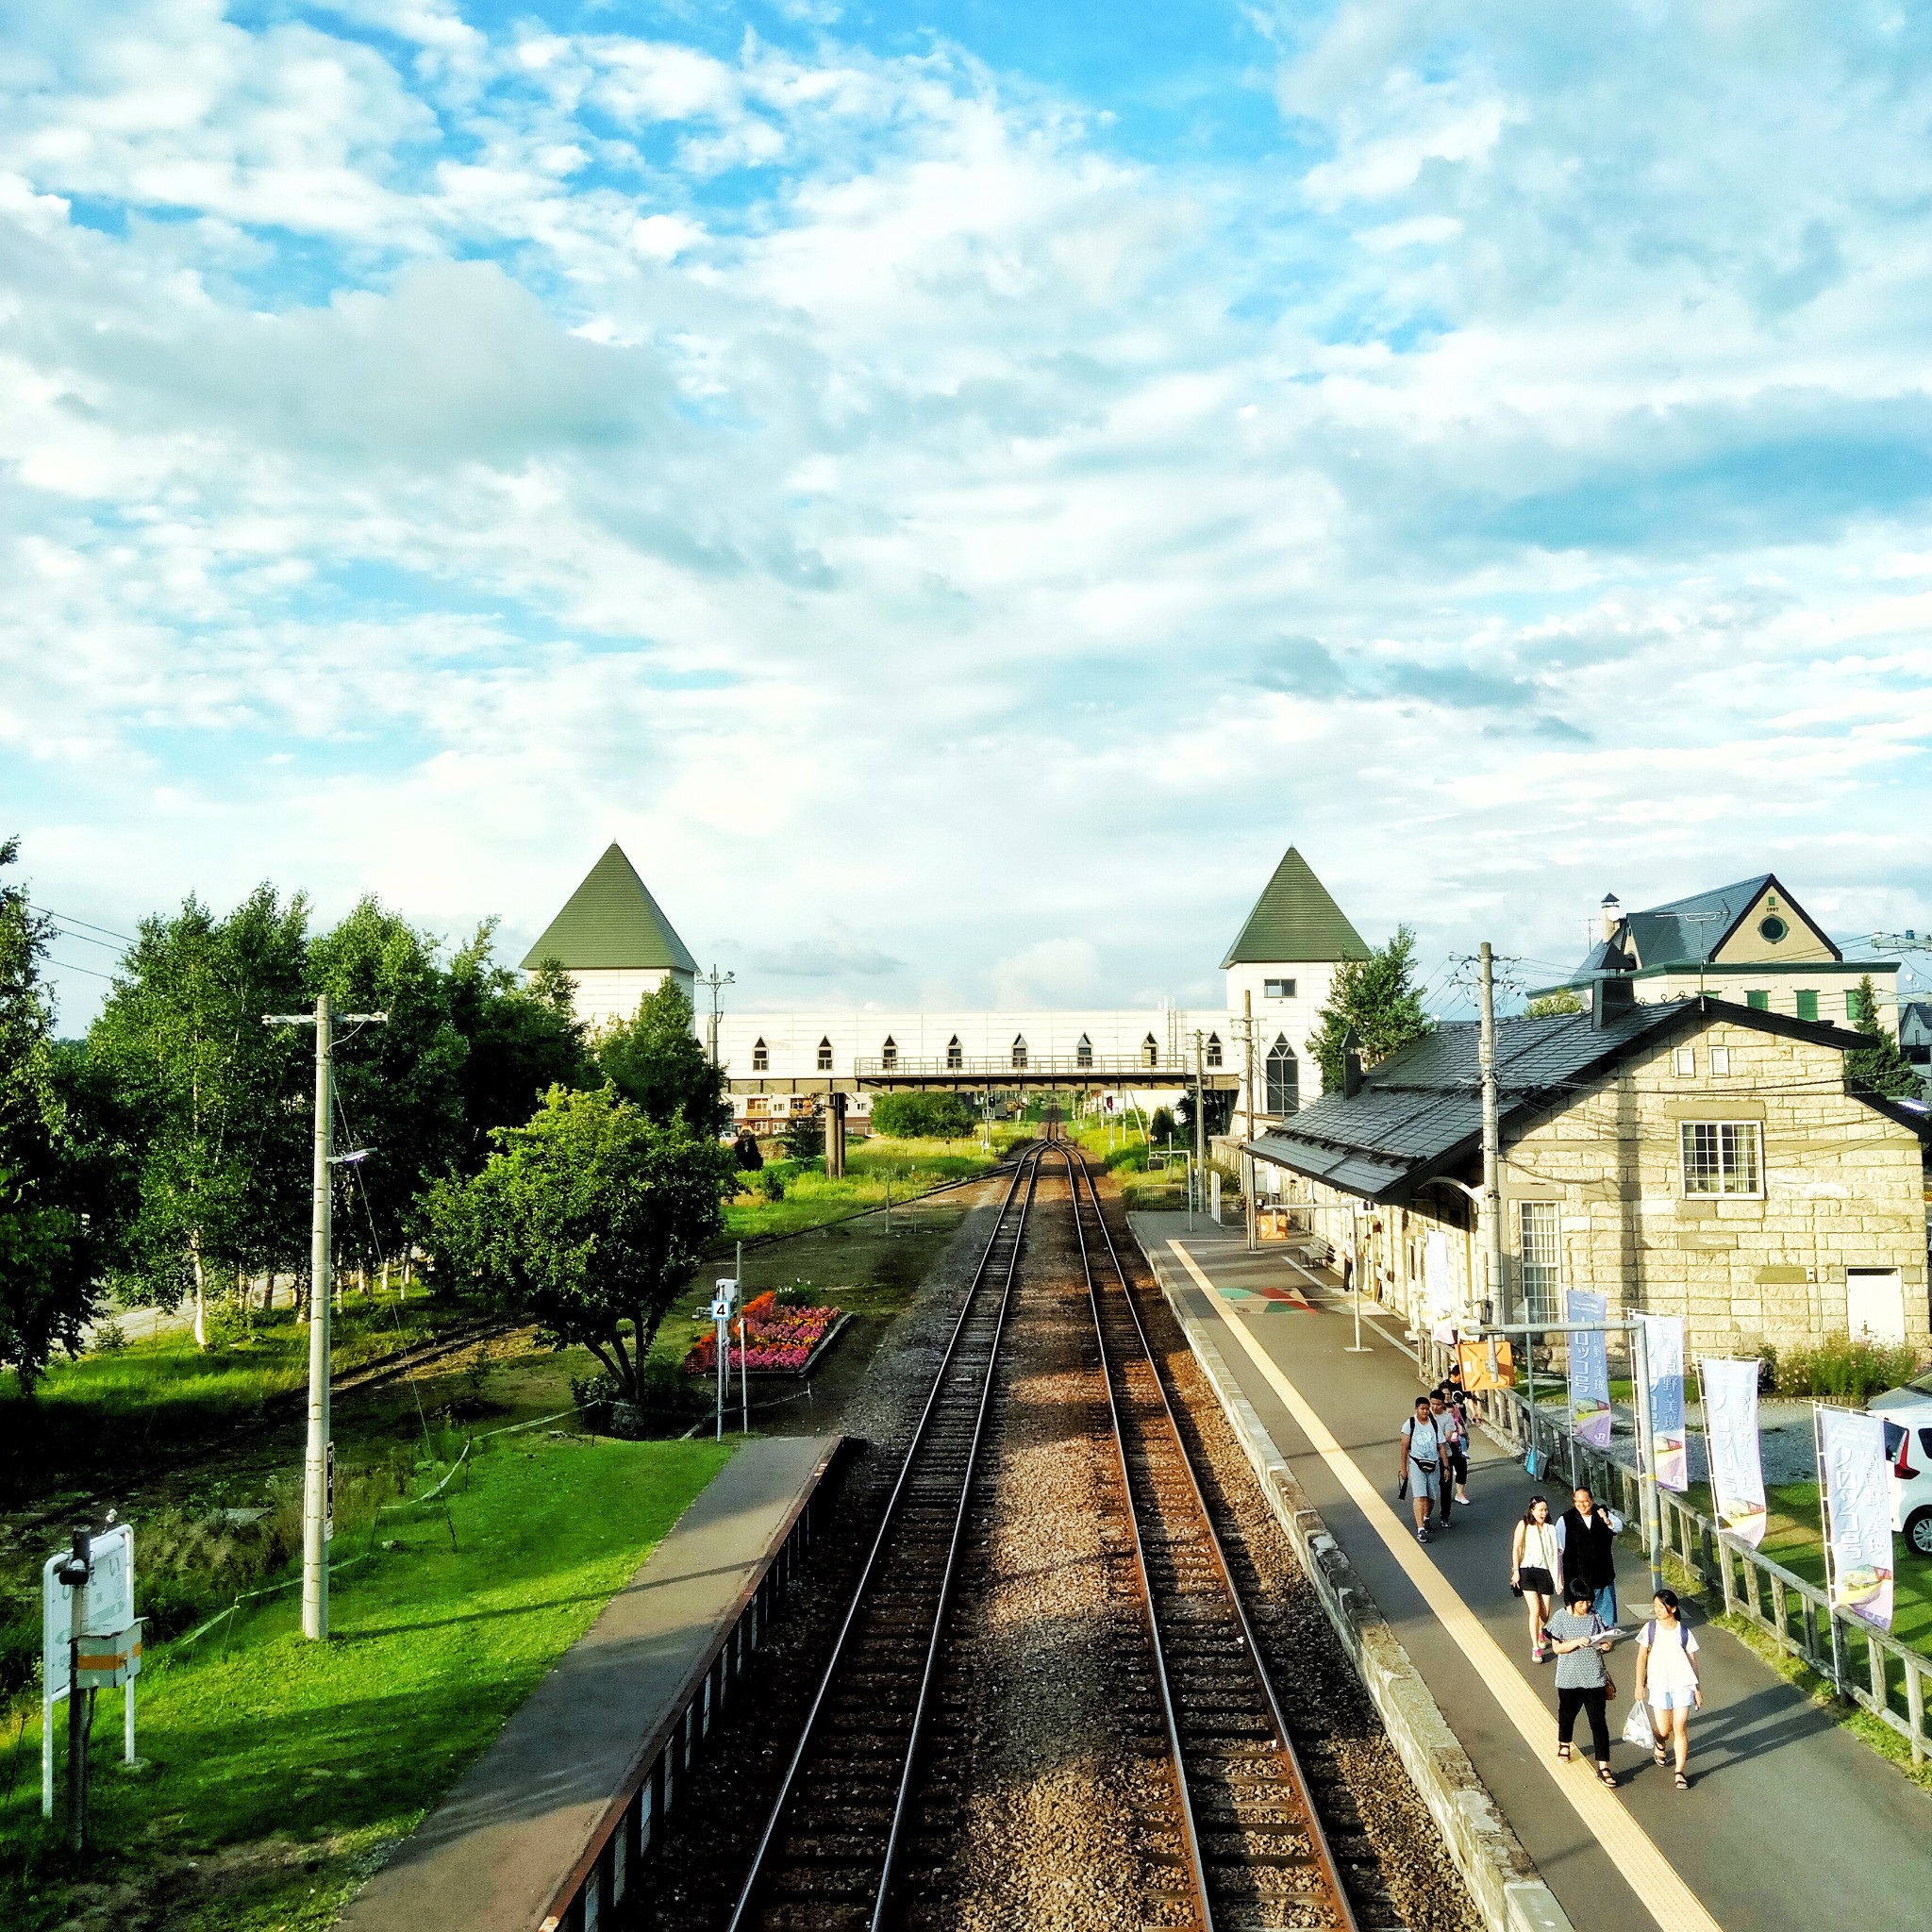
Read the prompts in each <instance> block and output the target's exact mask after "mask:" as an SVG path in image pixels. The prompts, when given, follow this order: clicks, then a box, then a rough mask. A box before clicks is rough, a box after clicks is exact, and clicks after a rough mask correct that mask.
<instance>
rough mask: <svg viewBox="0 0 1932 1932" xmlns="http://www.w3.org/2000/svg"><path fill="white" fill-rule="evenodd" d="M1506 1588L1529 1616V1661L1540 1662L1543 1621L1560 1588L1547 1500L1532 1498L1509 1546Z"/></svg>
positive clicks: (1559, 1552) (1560, 1573) (1559, 1565)
mask: <svg viewBox="0 0 1932 1932" xmlns="http://www.w3.org/2000/svg"><path fill="white" fill-rule="evenodd" d="M1509 1588H1510V1589H1511V1590H1513V1591H1515V1592H1516V1593H1517V1595H1518V1596H1520V1597H1521V1598H1522V1599H1523V1607H1524V1609H1525V1610H1527V1611H1528V1612H1529V1660H1530V1662H1531V1663H1533V1664H1540V1663H1541V1662H1542V1660H1543V1657H1544V1656H1545V1652H1544V1649H1543V1621H1544V1619H1545V1618H1547V1617H1548V1616H1549V1614H1550V1612H1551V1611H1552V1610H1553V1609H1555V1608H1556V1607H1557V1595H1558V1593H1559V1592H1560V1591H1561V1590H1562V1588H1563V1551H1562V1548H1561V1546H1560V1545H1559V1544H1558V1543H1557V1525H1556V1524H1554V1523H1552V1522H1551V1521H1550V1501H1549V1498H1548V1497H1547V1496H1532V1497H1531V1498H1530V1499H1529V1507H1528V1508H1527V1509H1525V1510H1524V1512H1523V1521H1522V1522H1521V1523H1519V1524H1517V1525H1516V1535H1515V1537H1514V1538H1513V1539H1512V1540H1511V1541H1510V1544H1509Z"/></svg>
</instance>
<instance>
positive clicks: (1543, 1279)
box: [1516, 1201, 1562, 1322]
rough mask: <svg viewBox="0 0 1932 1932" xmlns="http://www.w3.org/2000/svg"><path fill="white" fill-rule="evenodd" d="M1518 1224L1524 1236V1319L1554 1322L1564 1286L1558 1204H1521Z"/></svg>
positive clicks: (1523, 1202) (1542, 1202) (1549, 1202)
mask: <svg viewBox="0 0 1932 1932" xmlns="http://www.w3.org/2000/svg"><path fill="white" fill-rule="evenodd" d="M1516 1209H1517V1213H1518V1215H1519V1217H1520V1219H1519V1220H1518V1223H1517V1225H1518V1228H1519V1230H1520V1231H1521V1233H1522V1236H1523V1316H1524V1321H1527V1322H1554V1321H1556V1320H1557V1289H1558V1287H1559V1285H1560V1276H1561V1274H1562V1268H1561V1252H1562V1251H1561V1249H1560V1247H1559V1246H1558V1243H1557V1204H1556V1203H1555V1202H1554V1201H1519V1202H1518V1203H1517V1204H1516Z"/></svg>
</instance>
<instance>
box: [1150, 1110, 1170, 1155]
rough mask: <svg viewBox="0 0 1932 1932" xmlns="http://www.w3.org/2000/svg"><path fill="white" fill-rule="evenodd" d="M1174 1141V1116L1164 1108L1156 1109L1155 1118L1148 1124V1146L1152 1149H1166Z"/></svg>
mask: <svg viewBox="0 0 1932 1932" xmlns="http://www.w3.org/2000/svg"><path fill="white" fill-rule="evenodd" d="M1173 1139H1174V1114H1173V1113H1172V1111H1171V1110H1170V1109H1169V1108H1164V1107H1157V1108H1155V1109H1154V1118H1153V1119H1152V1120H1151V1121H1149V1122H1148V1123H1147V1144H1148V1145H1149V1146H1150V1147H1165V1146H1166V1145H1167V1143H1168V1142H1169V1141H1171V1140H1173Z"/></svg>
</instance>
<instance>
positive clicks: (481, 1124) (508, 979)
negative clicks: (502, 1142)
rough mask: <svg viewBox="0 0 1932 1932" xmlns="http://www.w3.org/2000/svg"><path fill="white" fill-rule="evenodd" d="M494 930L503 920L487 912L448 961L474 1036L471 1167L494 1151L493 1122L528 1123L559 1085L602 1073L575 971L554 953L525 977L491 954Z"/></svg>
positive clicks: (466, 1063)
mask: <svg viewBox="0 0 1932 1932" xmlns="http://www.w3.org/2000/svg"><path fill="white" fill-rule="evenodd" d="M495 931H496V921H495V920H494V919H488V920H485V921H484V922H483V924H481V925H479V926H478V927H477V928H476V931H475V937H474V938H473V939H472V940H471V941H470V942H469V943H468V944H467V945H466V946H464V947H463V948H462V949H461V950H460V951H459V952H458V953H457V955H456V957H455V958H453V959H451V961H450V965H449V996H450V1019H451V1021H452V1022H453V1024H455V1026H456V1029H457V1031H458V1033H460V1034H461V1035H462V1036H463V1039H464V1040H465V1041H468V1043H469V1053H468V1055H467V1057H466V1058H464V1060H463V1064H462V1069H461V1071H460V1073H459V1074H458V1089H459V1091H460V1094H461V1100H462V1115H463V1131H462V1145H461V1148H460V1151H459V1152H458V1157H457V1159H458V1166H459V1167H460V1168H461V1169H462V1170H463V1171H464V1172H465V1173H467V1174H474V1173H475V1171H476V1170H477V1169H478V1168H480V1167H481V1166H482V1165H483V1163H484V1161H485V1160H486V1159H488V1158H489V1155H490V1131H491V1128H492V1127H514V1126H521V1125H522V1124H524V1123H525V1121H526V1120H528V1119H529V1118H530V1116H531V1115H532V1114H533V1113H535V1112H536V1110H537V1109H538V1108H539V1107H541V1105H542V1104H543V1096H544V1094H546V1093H547V1092H549V1091H550V1090H551V1088H553V1087H559V1086H560V1087H591V1086H595V1085H596V1084H597V1083H598V1080H599V1077H600V1076H599V1075H598V1074H597V1072H596V1070H595V1067H594V1066H593V1064H592V1062H591V1056H590V1052H589V1049H588V1048H587V1046H586V1044H585V1033H586V1029H585V1026H584V1024H583V1022H582V1021H581V1020H579V1019H578V1018H577V1016H576V1005H575V1000H576V990H575V985H574V983H573V982H572V980H571V977H570V975H569V974H567V973H566V972H565V971H564V970H563V968H562V967H561V966H560V965H558V963H557V962H556V961H555V960H549V961H545V962H544V963H543V964H542V965H541V966H540V967H539V968H538V969H537V971H536V972H535V973H534V974H532V975H531V976H530V979H529V981H528V983H527V984H525V982H524V981H523V980H522V979H520V978H519V976H518V975H517V974H515V973H514V972H512V971H511V970H510V969H509V968H508V967H507V966H500V965H498V964H497V963H496V961H495V959H494V958H492V945H493V941H494V937H495Z"/></svg>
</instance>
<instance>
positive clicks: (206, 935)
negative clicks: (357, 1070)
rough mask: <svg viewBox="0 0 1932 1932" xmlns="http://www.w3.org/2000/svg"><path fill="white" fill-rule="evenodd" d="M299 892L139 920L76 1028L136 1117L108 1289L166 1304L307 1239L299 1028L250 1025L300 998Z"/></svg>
mask: <svg viewBox="0 0 1932 1932" xmlns="http://www.w3.org/2000/svg"><path fill="white" fill-rule="evenodd" d="M307 928H308V902H307V901H306V900H305V899H304V898H303V897H302V896H301V895H300V894H297V895H296V896H295V897H294V898H292V899H291V900H289V901H288V902H287V903H286V904H285V903H283V902H281V901H280V900H278V899H277V898H276V896H275V891H274V889H273V888H271V887H269V886H267V885H262V886H258V887H257V888H256V890H255V891H254V892H252V893H251V894H250V895H249V897H248V898H247V899H246V900H244V901H243V902H242V905H241V906H239V907H237V908H236V909H235V910H234V911H233V912H232V913H230V914H229V916H228V917H227V918H226V919H225V920H217V919H216V918H215V917H214V916H213V914H212V913H210V912H209V911H208V908H206V907H205V906H203V905H202V904H201V903H200V902H199V901H198V900H196V899H193V898H192V897H191V898H190V899H188V900H186V901H185V902H184V903H183V905H182V908H181V910H180V912H179V913H178V914H177V915H175V917H174V918H172V919H163V918H160V917H158V916H157V917H153V918H149V919H144V920H143V921H142V924H141V929H140V936H139V938H138V939H137V940H136V941H135V943H134V945H133V947H132V948H131V949H130V950H129V952H128V954H127V956H126V958H125V959H124V960H123V962H122V966H121V971H120V973H119V974H117V975H116V977H115V981H114V987H113V990H112V991H111V992H109V994H108V1001H107V1005H106V1006H105V1007H104V1008H103V1009H102V1011H101V1015H100V1017H99V1018H98V1019H97V1020H96V1021H95V1022H94V1024H93V1025H92V1028H91V1029H90V1030H89V1034H88V1058H89V1062H90V1065H91V1067H92V1069H94V1070H95V1071H96V1072H97V1073H98V1074H99V1075H100V1076H102V1077H105V1078H107V1079H109V1080H111V1081H112V1082H113V1084H114V1086H115V1088H116V1089H117V1090H118V1091H119V1095H120V1099H121V1104H122V1105H123V1106H124V1107H125V1108H126V1110H127V1113H128V1115H129V1117H131V1118H132V1119H134V1120H135V1121H137V1122H139V1124H140V1129H141V1134H140V1145H139V1147H138V1148H137V1149H136V1151H135V1156H134V1158H135V1160H136V1162H137V1165H138V1186H139V1193H140V1206H139V1209H138V1211H137V1212H136V1214H135V1216H134V1218H133V1223H132V1225H131V1227H130V1229H129V1234H128V1242H127V1251H126V1253H125V1257H123V1265H122V1268H121V1269H120V1271H119V1285H120V1286H121V1287H122V1289H123V1291H124V1292H125V1293H126V1294H128V1295H129V1296H130V1297H133V1298H138V1299H140V1300H142V1301H148V1302H154V1303H156V1304H158V1305H159V1306H161V1307H173V1306H174V1305H175V1303H177V1302H178V1301H180V1300H181V1298H182V1297H183V1296H184V1295H187V1294H192V1296H193V1298H194V1338H195V1341H196V1342H197V1343H198V1344H199V1345H201V1346H203V1347H206V1346H207V1342H208V1320H207V1316H208V1293H209V1291H210V1288H211V1287H212V1286H214V1285H216V1284H224V1285H225V1284H227V1283H229V1282H232V1280H233V1279H234V1278H235V1276H236V1275H237V1274H238V1273H239V1272H241V1271H244V1270H249V1269H253V1268H256V1267H259V1266H262V1265H267V1266H271V1267H273V1266H275V1265H277V1264H278V1263H281V1262H285V1261H286V1262H289V1263H291V1264H292V1263H293V1262H294V1261H295V1258H296V1257H298V1256H299V1255H300V1254H301V1253H302V1252H303V1250H304V1247H305V1245H306V1243H305V1241H304V1238H303V1232H302V1231H303V1228H304V1226H305V1225H306V1222H307V1193H308V1136H309V1131H310V1129H309V1124H308V1116H309V1113H310V1108H309V1107H308V1084H307V1081H306V1079H305V1074H306V1071H307V1069H308V1066H309V1065H310V1064H311V1063H312V1062H311V1060H310V1058H309V1056H308V1053H307V1052H306V1051H305V1048H306V1046H307V1035H306V1034H305V1035H303V1036H301V1037H300V1038H299V1039H298V1038H297V1036H296V1034H295V1032H294V1030H293V1029H291V1028H287V1027H271V1026H264V1025H263V1024H262V1016H263V1014H265V1013H274V1012H290V1011H295V1010H299V1009H300V1008H302V1007H303V1006H304V1004H305V1000H304V991H305V988H304V983H303V968H304V952H305V946H306V935H307Z"/></svg>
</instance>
